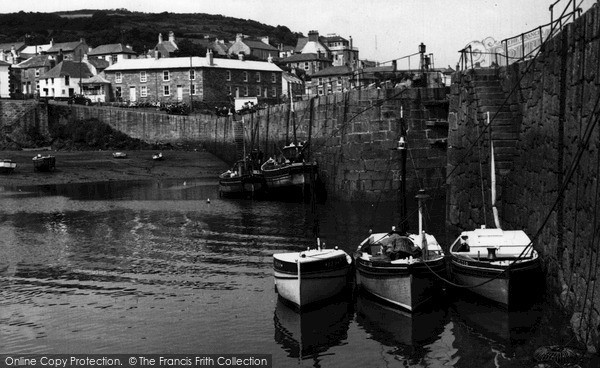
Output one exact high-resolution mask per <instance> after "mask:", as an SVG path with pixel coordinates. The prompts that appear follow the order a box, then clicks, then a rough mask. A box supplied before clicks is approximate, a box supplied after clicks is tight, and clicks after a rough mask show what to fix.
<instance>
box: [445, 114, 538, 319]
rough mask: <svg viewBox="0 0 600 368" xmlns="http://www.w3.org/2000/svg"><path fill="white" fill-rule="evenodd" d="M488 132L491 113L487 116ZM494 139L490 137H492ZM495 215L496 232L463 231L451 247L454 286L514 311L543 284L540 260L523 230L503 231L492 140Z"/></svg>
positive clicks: (480, 229) (485, 230)
mask: <svg viewBox="0 0 600 368" xmlns="http://www.w3.org/2000/svg"><path fill="white" fill-rule="evenodd" d="M487 119H488V129H491V126H489V113H488V115H487ZM490 137H491V133H490ZM490 163H491V165H490V166H491V197H492V201H491V202H492V213H493V217H494V224H495V226H496V228H487V227H486V226H485V225H482V226H481V228H479V229H475V230H471V231H463V232H462V233H461V234H460V235H459V236H458V238H457V239H456V240H455V241H454V243H452V245H451V246H450V272H451V275H452V278H453V280H454V282H455V283H456V284H458V285H460V286H461V287H464V288H466V289H468V290H471V291H472V292H474V293H476V294H478V295H480V296H482V297H484V298H487V299H489V300H492V301H494V302H496V303H499V304H501V305H504V306H506V307H508V308H511V307H513V306H515V305H520V304H524V303H527V301H528V300H530V299H531V296H533V295H535V290H536V289H538V287H537V285H536V284H537V283H539V281H540V270H541V268H540V259H539V256H538V253H537V251H536V250H535V249H534V248H533V244H532V241H531V239H530V238H529V236H527V234H526V233H525V232H524V231H523V230H504V229H502V228H501V226H500V218H499V215H498V210H497V208H496V173H495V163H494V142H493V141H492V140H491V139H490Z"/></svg>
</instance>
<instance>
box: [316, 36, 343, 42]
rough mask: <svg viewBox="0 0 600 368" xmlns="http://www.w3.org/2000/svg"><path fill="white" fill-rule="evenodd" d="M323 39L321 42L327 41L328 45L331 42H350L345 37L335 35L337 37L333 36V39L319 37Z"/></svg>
mask: <svg viewBox="0 0 600 368" xmlns="http://www.w3.org/2000/svg"><path fill="white" fill-rule="evenodd" d="M319 38H320V39H321V41H325V42H327V43H329V42H348V40H347V39H345V38H344V37H341V36H338V35H335V36H331V37H319Z"/></svg>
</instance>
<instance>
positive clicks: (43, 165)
mask: <svg viewBox="0 0 600 368" xmlns="http://www.w3.org/2000/svg"><path fill="white" fill-rule="evenodd" d="M32 161H33V169H34V170H36V171H51V170H54V169H55V168H56V157H54V156H52V155H45V156H42V155H41V154H39V153H38V154H37V155H35V156H34V157H33V159H32Z"/></svg>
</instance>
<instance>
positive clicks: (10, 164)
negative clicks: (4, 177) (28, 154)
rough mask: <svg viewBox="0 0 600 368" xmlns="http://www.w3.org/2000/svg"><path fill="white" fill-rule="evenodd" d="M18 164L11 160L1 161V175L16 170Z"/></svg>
mask: <svg viewBox="0 0 600 368" xmlns="http://www.w3.org/2000/svg"><path fill="white" fill-rule="evenodd" d="M16 167H17V163H16V162H14V161H13V160H10V159H0V173H3V174H8V173H11V172H13V171H14V170H15V168H16Z"/></svg>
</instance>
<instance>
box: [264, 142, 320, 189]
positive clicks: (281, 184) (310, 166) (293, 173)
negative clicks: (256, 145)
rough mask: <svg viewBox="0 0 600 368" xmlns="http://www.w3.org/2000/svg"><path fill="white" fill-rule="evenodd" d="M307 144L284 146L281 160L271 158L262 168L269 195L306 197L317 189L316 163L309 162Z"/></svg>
mask: <svg viewBox="0 0 600 368" xmlns="http://www.w3.org/2000/svg"><path fill="white" fill-rule="evenodd" d="M307 147H308V145H307V144H302V143H299V144H294V143H291V144H290V145H287V146H284V147H283V149H282V150H281V156H280V157H279V159H274V158H270V159H268V160H267V161H265V163H263V164H262V166H261V171H262V172H263V174H264V177H265V182H266V185H267V189H268V190H269V194H271V195H275V196H276V195H282V196H288V197H290V196H292V197H293V196H296V197H298V196H306V195H308V194H310V193H311V190H314V189H315V187H314V186H315V182H316V181H317V179H318V178H317V176H318V165H317V163H316V162H307V161H306V160H305V156H304V151H305V149H306V148H307Z"/></svg>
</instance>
